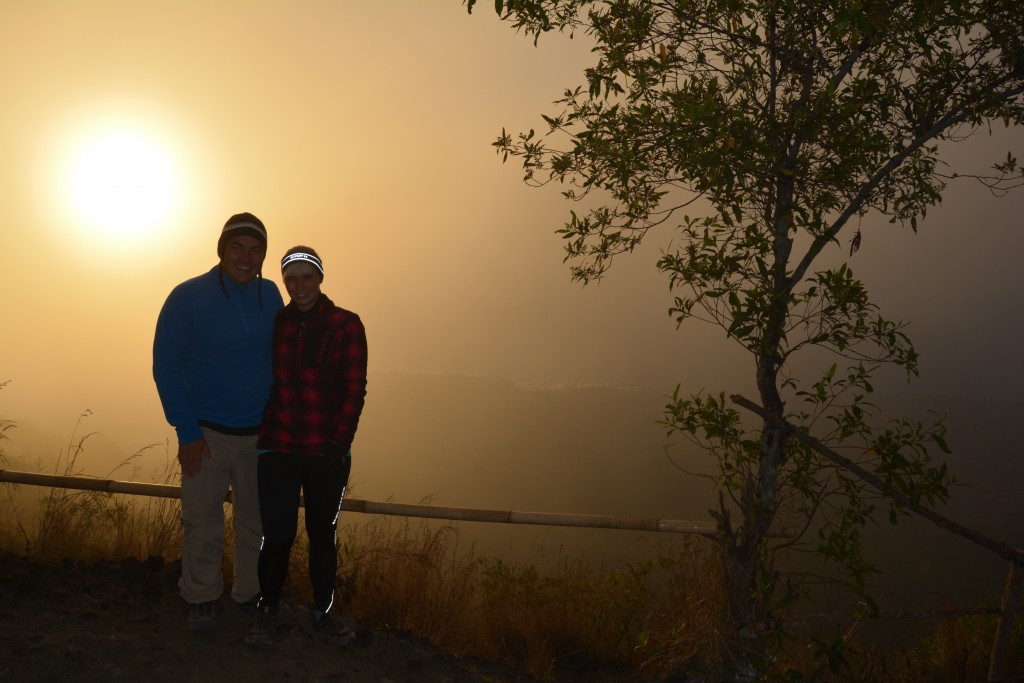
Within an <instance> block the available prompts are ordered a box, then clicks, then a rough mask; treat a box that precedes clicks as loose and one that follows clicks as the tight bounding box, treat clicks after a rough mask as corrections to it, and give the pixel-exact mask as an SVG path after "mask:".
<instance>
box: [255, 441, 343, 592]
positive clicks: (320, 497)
mask: <svg viewBox="0 0 1024 683" xmlns="http://www.w3.org/2000/svg"><path fill="white" fill-rule="evenodd" d="M351 467H352V458H351V455H349V454H346V455H343V456H339V455H287V454H285V453H278V452H276V451H272V452H269V453H261V454H260V456H259V468H258V472H259V495H260V518H261V519H262V521H263V547H262V548H261V549H260V559H259V565H258V571H259V578H260V592H261V593H262V594H263V601H262V602H261V605H266V606H270V607H272V608H276V607H277V605H278V603H279V602H280V600H281V587H282V586H283V585H284V580H285V578H286V577H287V576H288V562H289V558H290V556H291V551H292V544H293V543H294V542H295V533H296V531H297V530H298V525H299V520H298V517H299V490H300V489H301V490H302V494H303V497H304V499H305V506H306V536H307V537H308V538H309V579H310V582H311V583H312V585H313V608H314V609H316V610H319V611H321V612H326V611H327V610H328V609H330V607H331V603H332V602H334V581H335V574H336V573H337V571H338V551H337V545H336V543H337V538H336V532H337V529H338V515H339V514H341V501H342V498H343V497H344V495H345V487H346V486H347V485H348V475H349V471H350V470H351Z"/></svg>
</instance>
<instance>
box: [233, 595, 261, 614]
mask: <svg viewBox="0 0 1024 683" xmlns="http://www.w3.org/2000/svg"><path fill="white" fill-rule="evenodd" d="M262 597H263V594H262V593H257V594H256V595H254V596H252V597H251V598H249V599H248V600H246V601H245V602H237V601H235V600H232V602H234V603H235V604H236V605H238V609H240V610H242V611H243V612H255V611H256V610H258V609H259V608H260V598H262Z"/></svg>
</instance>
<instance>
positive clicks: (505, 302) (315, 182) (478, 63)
mask: <svg viewBox="0 0 1024 683" xmlns="http://www.w3.org/2000/svg"><path fill="white" fill-rule="evenodd" d="M0 18H2V21H0V83H3V85H4V91H5V96H4V104H3V114H2V116H3V119H2V121H3V123H2V126H0V148H2V149H3V150H4V154H3V155H2V157H0V188H2V197H3V201H2V202H0V236H2V237H0V240H2V241H0V291H3V292H4V305H3V307H2V309H0V310H2V313H0V329H2V334H0V381H3V380H11V382H10V384H8V385H7V386H6V387H5V388H4V389H3V390H2V391H0V417H3V418H8V419H14V420H17V421H19V422H23V423H26V424H32V425H36V426H40V425H43V426H45V427H46V428H48V429H52V430H53V431H54V432H55V433H56V434H57V435H58V436H57V443H58V444H63V443H65V441H66V435H67V433H68V432H70V430H71V428H72V427H73V423H74V420H75V418H76V417H77V416H78V414H79V413H80V412H81V411H83V410H85V409H90V410H92V411H93V413H94V415H93V416H92V418H90V419H91V421H90V423H89V427H90V430H96V431H99V432H100V433H102V434H103V435H105V437H106V438H108V439H110V440H111V441H112V442H114V443H116V444H117V446H118V447H119V448H123V449H124V451H125V452H126V453H130V452H131V451H132V450H133V449H135V448H138V447H140V446H142V445H144V444H147V443H153V442H162V441H164V440H165V439H168V438H173V431H172V430H171V429H170V427H168V426H167V425H166V423H165V422H164V420H163V415H162V412H161V410H160V405H159V402H158V399H157V395H156V391H155V388H154V386H153V381H152V377H151V374H150V350H151V343H152V332H153V326H154V323H155V320H156V316H157V313H158V311H159V308H160V306H161V304H162V303H163V300H164V297H165V296H166V294H167V293H168V292H169V291H170V289H171V288H172V287H173V286H174V285H175V284H177V283H178V282H180V281H181V280H183V279H186V278H188V277H191V276H193V275H196V274H198V273H200V272H203V271H205V270H207V269H208V268H210V267H211V266H212V265H213V264H214V262H215V260H216V255H215V244H216V239H217V236H218V234H219V230H220V226H221V225H222V224H223V222H224V220H225V219H226V218H227V217H228V216H229V215H230V214H232V213H235V212H238V211H252V212H253V213H255V214H256V215H258V216H259V217H260V218H262V219H263V220H264V222H265V223H266V225H267V227H268V231H269V234H270V245H269V257H268V261H267V267H266V272H267V274H268V275H269V276H270V277H271V278H272V279H277V272H276V271H277V269H276V266H275V265H274V264H275V262H276V261H277V260H278V259H279V257H280V255H281V254H282V253H283V252H284V250H285V249H287V248H288V247H290V246H292V245H293V244H296V243H305V244H309V245H312V246H314V247H315V248H316V249H317V250H318V251H319V252H320V253H321V254H322V255H323V256H324V261H325V267H326V271H327V279H326V281H325V283H324V290H325V291H326V292H327V293H328V294H329V295H331V296H332V298H334V299H335V301H336V302H338V303H339V304H340V305H342V306H345V307H347V308H350V309H352V310H355V311H356V312H358V313H359V314H360V315H361V316H362V317H363V319H364V321H365V322H366V326H367V331H368V336H369V341H370V369H371V372H375V371H377V372H379V371H413V372H432V373H462V374H472V375H487V376H497V377H503V378H506V379H509V380H513V381H516V382H540V383H556V384H557V383H570V384H571V383H579V382H588V381H593V382H602V383H609V384H614V385H626V386H639V387H645V388H646V389H648V390H650V391H653V392H657V393H661V394H670V393H671V391H672V390H673V388H674V387H675V385H676V384H677V383H682V384H683V387H684V390H687V391H690V390H694V391H695V390H697V389H700V388H702V387H707V388H709V389H712V390H714V391H718V390H725V391H727V392H733V391H740V392H750V389H749V380H748V375H750V372H749V369H748V361H747V360H746V359H745V358H744V357H743V356H742V355H740V354H737V353H736V352H735V350H734V349H732V348H731V347H729V346H727V345H726V342H725V340H724V335H723V334H722V333H721V332H720V331H719V330H716V329H712V328H708V327H704V326H702V325H701V324H699V323H692V324H689V325H686V326H684V327H683V328H682V330H680V331H676V330H675V326H674V323H673V322H672V321H671V320H670V319H669V318H668V316H667V315H666V311H667V308H668V306H669V303H670V299H669V295H668V293H667V287H666V282H665V281H664V280H663V279H662V278H661V277H660V276H659V275H658V274H657V273H656V272H655V271H654V261H655V260H656V257H657V255H658V250H659V249H660V247H661V246H663V245H664V244H665V243H667V241H668V240H669V239H670V238H671V235H670V234H669V233H667V232H666V233H652V235H651V240H650V244H648V245H645V247H644V248H643V249H641V250H640V251H639V252H638V253H637V254H635V255H633V256H630V257H627V258H624V259H620V261H619V262H617V264H616V266H615V268H614V269H613V270H612V272H611V274H610V276H609V278H608V279H607V280H606V281H605V282H604V283H602V284H601V285H600V286H592V287H588V288H586V289H581V288H580V287H579V286H578V285H575V284H573V283H571V282H570V281H569V276H568V271H567V268H566V267H565V266H564V265H563V264H562V260H561V259H562V247H561V243H560V239H559V238H558V237H557V236H556V235H555V234H554V230H555V229H556V228H557V227H559V226H560V225H561V223H562V221H563V220H564V218H565V216H566V215H567V212H568V208H569V207H568V206H566V205H565V203H564V202H563V201H562V200H561V197H560V196H559V195H558V192H557V188H546V189H545V190H531V189H529V188H526V187H524V186H523V185H522V183H521V182H520V177H521V171H520V170H519V168H518V167H517V166H515V165H514V164H513V163H510V164H506V165H502V164H501V163H500V161H499V159H498V158H497V157H496V155H495V154H494V152H493V149H492V148H491V146H490V143H491V142H492V141H493V139H494V138H495V137H496V136H497V135H498V133H499V132H500V131H501V129H502V127H503V126H504V127H506V128H508V129H509V130H510V131H519V130H524V129H528V128H530V127H537V128H542V127H543V122H542V120H541V119H540V116H539V115H540V113H541V112H546V113H547V112H550V103H551V102H552V101H554V100H555V99H557V98H558V97H559V96H560V95H561V92H562V90H563V89H565V88H566V87H569V86H575V85H577V84H579V83H580V82H581V80H582V77H581V72H582V68H583V67H584V65H587V64H588V63H589V61H588V60H589V53H588V50H587V45H586V43H585V42H584V40H583V39H582V38H579V37H578V38H577V39H576V40H575V41H569V40H568V39H566V38H564V37H561V36H550V37H548V38H546V39H544V40H542V41H541V44H540V47H539V48H534V47H533V45H532V40H530V39H528V38H525V37H522V36H517V35H515V34H514V33H513V32H512V30H511V29H510V28H509V27H508V26H505V25H502V24H500V23H499V22H498V21H497V20H496V18H495V17H494V14H493V10H492V8H491V7H490V6H489V5H486V4H481V5H479V7H478V9H477V10H476V12H475V13H474V15H472V16H467V15H466V13H465V9H464V8H463V7H462V5H461V3H460V2H458V1H457V0H449V1H448V2H429V3H427V2H421V1H414V0H405V1H400V0H366V1H362V2H337V1H336V0H330V1H327V0H324V1H309V0H302V1H295V2H288V3H285V2H266V1H265V2H252V1H249V0H246V1H244V2H243V1H241V0H239V1H233V2H217V1H209V0H207V1H203V2H199V1H197V0H186V1H184V2H182V1H176V2H167V1H163V0H159V1H158V0H151V1H147V2H145V3H140V2H134V1H132V2H128V1H117V2H115V1H107V0H103V1H95V0H94V1H92V2H88V3H72V2H54V1H51V0H33V2H24V3H6V4H5V6H4V9H3V10H2V13H0ZM112 130H113V131H117V130H121V131H133V132H135V133H137V134H138V135H141V136H143V137H146V138H147V139H149V140H150V141H151V142H152V143H153V144H154V145H155V146H156V147H157V148H158V149H160V150H161V151H162V153H163V155H164V156H165V158H166V160H167V163H168V165H169V166H170V167H171V168H172V169H173V171H172V175H173V178H174V183H175V185H176V190H175V192H176V195H175V200H174V202H173V204H172V206H171V208H170V210H169V213H168V214H167V215H166V217H165V218H164V219H163V220H162V221H161V222H158V223H156V224H154V225H153V226H152V227H151V228H149V229H148V230H146V231H145V232H143V233H142V234H127V235H125V234H112V233H111V232H110V231H108V230H105V229H102V228H97V227H96V226H95V225H90V224H89V223H87V221H86V217H85V216H84V215H83V210H82V209H81V208H80V207H76V206H75V204H74V202H73V196H72V191H71V188H70V186H69V183H68V180H67V177H66V176H67V173H68V170H67V168H68V166H69V164H70V160H71V159H72V158H74V155H75V153H76V151H77V150H79V149H80V148H81V147H82V146H83V145H86V144H88V143H89V141H90V140H91V139H94V138H96V137H98V136H101V135H103V134H107V133H109V132H110V131H112ZM1011 141H1012V142H1013V143H1015V144H1016V146H1017V151H1018V152H1021V151H1024V145H1021V144H1020V143H1021V142H1022V141H1024V136H1022V134H1021V132H1020V131H1015V132H1014V133H1013V134H1012V135H1007V134H1002V135H1000V136H997V137H996V138H995V139H992V140H989V139H987V138H979V139H977V140H972V141H970V142H968V143H966V144H964V145H962V146H961V147H962V150H961V151H960V152H958V154H960V155H963V156H964V157H965V158H967V157H972V158H973V159H975V160H977V159H981V160H982V161H981V162H979V164H980V167H983V166H984V165H985V162H987V161H988V160H989V159H991V160H992V161H995V160H997V159H999V158H1001V157H1004V156H1005V152H1006V149H1007V145H1008V142H1011ZM974 168H975V169H977V168H979V165H978V164H975V166H974ZM1022 215H1024V192H1018V193H1017V194H1015V195H1013V196H1012V197H1010V198H1006V199H1002V200H995V199H992V198H990V197H989V196H988V195H987V194H986V193H985V192H984V191H982V190H980V189H979V188H976V187H972V186H967V185H964V186H959V187H958V188H956V189H955V190H951V191H950V192H949V194H948V195H947V199H946V201H945V203H944V205H943V207H941V209H940V210H937V211H934V212H932V213H931V214H930V215H929V216H928V218H927V219H926V220H925V221H924V223H923V224H922V226H921V230H920V234H919V235H917V236H913V235H912V234H910V233H909V231H904V232H902V233H901V232H899V231H897V230H896V229H895V228H893V227H892V226H889V225H888V224H886V223H885V222H884V221H877V220H875V221H865V225H864V241H863V247H862V249H861V251H860V252H859V253H858V254H857V256H856V257H855V258H854V260H853V262H852V265H853V268H854V271H855V273H857V274H858V275H860V276H861V277H863V278H864V279H865V280H866V281H867V284H868V286H869V290H870V291H871V292H872V293H873V294H874V296H875V298H876V300H877V301H878V302H879V303H880V304H882V305H883V310H884V311H885V312H886V313H887V314H888V315H889V316H890V317H892V318H902V319H908V320H911V321H913V326H912V327H911V336H912V338H913V339H914V340H915V342H916V344H917V347H918V350H919V352H920V353H921V356H922V363H921V368H922V373H923V375H924V377H923V379H922V380H921V381H920V382H918V383H916V384H915V385H914V387H913V388H912V389H910V390H903V389H900V390H899V391H901V392H906V391H909V394H907V396H909V397H910V399H912V400H913V401H915V402H916V401H917V400H918V399H919V398H921V399H923V398H927V399H928V400H929V401H931V402H930V403H929V404H928V405H932V406H933V407H936V408H938V409H940V410H943V409H947V407H946V406H947V405H948V404H946V403H944V401H945V398H944V396H951V395H956V394H959V395H961V396H962V395H969V396H976V397H977V400H978V401H992V402H997V403H1002V404H1003V405H1011V406H1017V407H1018V408H1019V407H1024V406H1022V400H1021V399H1020V398H1019V387H1020V385H1021V380H1022V379H1024V362H1022V360H1021V354H1020V352H1019V339H1020V334H1021V331H1022V324H1021V322H1020V317H1021V315H1020V314H1021V305H1020V303H1019V301H1020V294H1021V293H1022V289H1024V288H1022V286H1021V285H1022V277H1021V270H1020V267H1019V265H1018V262H1019V260H1020V254H1021V253H1024V252H1022V247H1024V231H1022V230H1021V227H1022V226H1021V216H1022ZM840 255H841V250H840V249H838V248H837V249H836V251H835V253H834V254H833V255H832V256H833V257H838V256H840ZM737 363H742V364H743V365H741V366H737V365H736V364H737ZM657 417H659V416H657V415H652V416H651V419H657ZM16 434H17V432H13V433H12V436H15V438H16ZM39 455H44V454H43V453H40V454H39Z"/></svg>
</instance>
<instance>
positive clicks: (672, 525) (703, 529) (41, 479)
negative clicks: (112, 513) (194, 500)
mask: <svg viewBox="0 0 1024 683" xmlns="http://www.w3.org/2000/svg"><path fill="white" fill-rule="evenodd" d="M0 482H9V483H12V484H28V485H30V486H49V487H53V488H67V489H78V490H82V491H102V492H106V493H127V494H132V495H137V496H153V497H157V498H181V488H180V487H178V486H172V485H169V484H148V483H143V482H136V481H117V480H114V479H92V478H89V477H70V476H60V475H54V474H39V473H35V472H19V471H16V470H0ZM229 502H230V501H229ZM341 509H342V510H347V511H349V512H360V513H364V514H368V515H397V516H402V517H421V518H429V519H447V520H456V521H461V522H491V523H500V524H539V525H546V526H566V527H584V528H590V529H626V530H631V531H654V532H668V533H678V534H701V535H704V536H714V535H716V534H717V533H718V530H717V529H716V527H715V523H714V522H692V521H686V520H681V519H650V518H643V517H611V516H607V515H580V514H564V513H551V512H517V511H515V510H480V509H474V508H456V507H440V506H435V505H406V504H403V503H389V502H375V501H371V500H358V499H355V498H346V499H345V500H344V502H343V503H342V506H341Z"/></svg>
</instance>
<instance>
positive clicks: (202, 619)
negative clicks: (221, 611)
mask: <svg viewBox="0 0 1024 683" xmlns="http://www.w3.org/2000/svg"><path fill="white" fill-rule="evenodd" d="M188 627H189V628H190V629H192V630H193V631H212V630H214V629H215V628H217V601H216V600H210V601H209V602H194V603H191V604H189V606H188Z"/></svg>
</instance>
